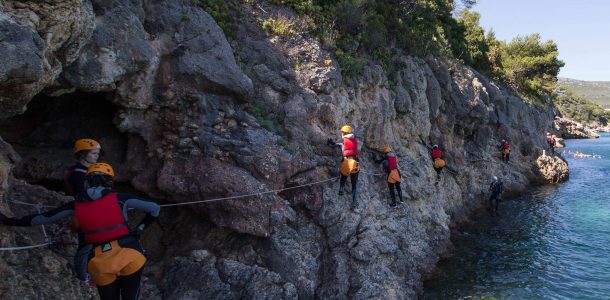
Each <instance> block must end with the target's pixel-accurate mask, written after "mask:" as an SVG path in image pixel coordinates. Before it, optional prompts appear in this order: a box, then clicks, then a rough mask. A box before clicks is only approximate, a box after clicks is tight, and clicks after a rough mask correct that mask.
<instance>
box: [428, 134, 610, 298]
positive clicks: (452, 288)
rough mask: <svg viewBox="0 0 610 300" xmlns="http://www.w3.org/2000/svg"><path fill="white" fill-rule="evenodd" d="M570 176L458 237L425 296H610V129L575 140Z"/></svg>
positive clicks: (512, 202)
mask: <svg viewBox="0 0 610 300" xmlns="http://www.w3.org/2000/svg"><path fill="white" fill-rule="evenodd" d="M567 150H571V151H576V150H578V151H580V152H583V153H587V154H593V153H595V154H599V155H601V156H602V158H601V159H593V158H573V157H567V159H568V161H569V164H570V180H569V181H568V182H566V183H563V184H560V185H557V186H548V187H542V188H536V189H534V190H532V191H531V192H529V193H528V194H526V195H523V196H521V197H519V198H516V199H511V200H507V201H505V202H502V203H500V208H499V212H500V214H501V215H500V216H499V217H495V218H494V217H490V216H485V217H483V218H482V219H481V220H479V221H477V222H476V223H475V224H472V225H468V226H466V227H465V228H462V229H461V230H460V233H461V234H459V235H457V236H455V237H454V238H452V241H453V243H454V245H455V247H456V249H455V251H454V252H453V253H454V256H452V257H451V258H449V259H447V260H445V261H442V262H441V263H440V264H439V268H440V270H439V272H438V273H437V274H435V277H434V278H432V279H431V280H428V281H426V282H425V287H424V292H425V294H424V299H480V298H486V299H610V185H608V184H607V179H608V176H609V175H610V135H608V134H603V135H602V137H601V138H599V139H596V140H570V141H568V147H567Z"/></svg>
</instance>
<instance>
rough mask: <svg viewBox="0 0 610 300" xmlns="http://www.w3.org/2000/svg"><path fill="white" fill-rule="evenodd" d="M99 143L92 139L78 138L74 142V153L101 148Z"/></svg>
mask: <svg viewBox="0 0 610 300" xmlns="http://www.w3.org/2000/svg"><path fill="white" fill-rule="evenodd" d="M101 148H102V146H100V143H98V142H97V141H95V140H92V139H80V140H77V141H76V142H74V154H76V153H78V152H80V151H83V150H95V149H101Z"/></svg>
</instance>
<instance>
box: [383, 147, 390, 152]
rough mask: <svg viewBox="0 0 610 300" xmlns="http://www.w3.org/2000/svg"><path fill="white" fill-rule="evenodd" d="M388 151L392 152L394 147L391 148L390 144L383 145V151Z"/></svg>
mask: <svg viewBox="0 0 610 300" xmlns="http://www.w3.org/2000/svg"><path fill="white" fill-rule="evenodd" d="M388 152H392V148H390V146H385V147H383V153H388Z"/></svg>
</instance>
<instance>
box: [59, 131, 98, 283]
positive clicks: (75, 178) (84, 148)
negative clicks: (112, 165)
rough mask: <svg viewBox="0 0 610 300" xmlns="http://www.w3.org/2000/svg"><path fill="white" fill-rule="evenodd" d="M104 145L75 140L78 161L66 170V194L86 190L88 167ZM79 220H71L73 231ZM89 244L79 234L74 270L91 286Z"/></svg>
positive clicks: (78, 193) (95, 159) (90, 140)
mask: <svg viewBox="0 0 610 300" xmlns="http://www.w3.org/2000/svg"><path fill="white" fill-rule="evenodd" d="M101 151H102V147H101V146H100V143H98V142H97V141H95V140H92V139H79V140H77V141H76V142H74V151H73V152H74V157H75V158H76V163H75V164H74V165H73V166H71V167H69V168H68V169H67V170H66V173H65V175H64V184H65V188H66V195H68V196H72V197H75V198H76V197H80V195H82V194H84V192H85V175H86V174H87V169H88V168H89V167H90V166H91V165H93V164H94V163H96V162H97V160H98V159H99V158H100V156H101ZM78 226H79V225H78V221H77V220H76V218H75V217H72V218H71V220H70V227H71V228H72V231H73V232H78ZM86 245H87V244H86V243H85V241H84V237H83V235H82V234H79V235H78V247H77V250H76V254H75V255H74V271H75V274H76V277H78V279H80V280H83V281H85V283H86V284H87V285H88V286H90V287H95V285H94V284H93V282H92V281H91V280H90V276H89V274H87V261H88V251H87V249H84V247H85V246H86Z"/></svg>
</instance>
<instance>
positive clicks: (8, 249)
mask: <svg viewBox="0 0 610 300" xmlns="http://www.w3.org/2000/svg"><path fill="white" fill-rule="evenodd" d="M50 244H51V243H44V244H40V245H34V246H23V247H6V248H0V251H13V250H26V249H33V248H40V247H45V246H48V245H50Z"/></svg>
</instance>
